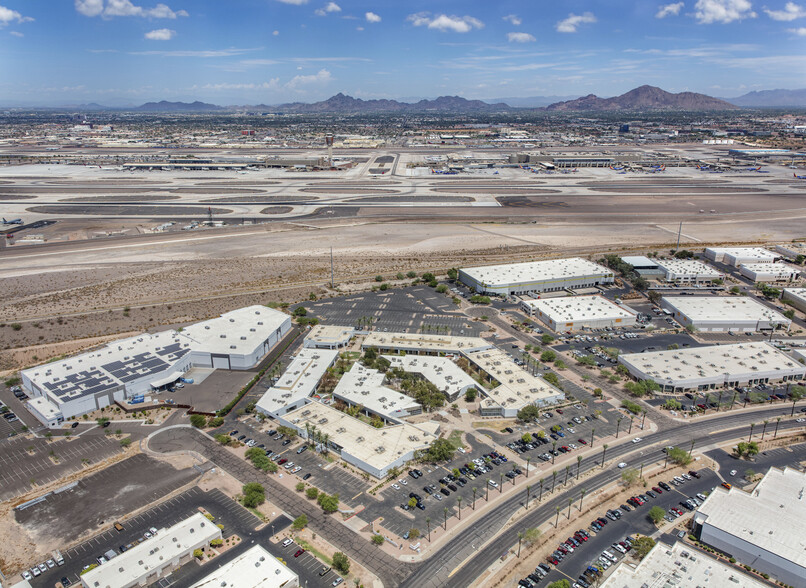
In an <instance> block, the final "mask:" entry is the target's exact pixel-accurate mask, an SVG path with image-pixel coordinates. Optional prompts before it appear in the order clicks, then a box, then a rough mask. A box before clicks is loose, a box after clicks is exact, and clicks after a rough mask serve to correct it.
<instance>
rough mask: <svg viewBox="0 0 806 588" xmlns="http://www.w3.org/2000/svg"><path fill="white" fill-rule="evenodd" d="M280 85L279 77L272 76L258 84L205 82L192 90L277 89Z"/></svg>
mask: <svg viewBox="0 0 806 588" xmlns="http://www.w3.org/2000/svg"><path fill="white" fill-rule="evenodd" d="M279 87H280V78H272V79H270V80H269V81H268V82H263V83H260V84H254V83H249V84H228V83H222V84H205V85H203V86H193V87H192V88H191V89H192V90H198V89H203V90H217V91H220V90H277V89H278V88H279Z"/></svg>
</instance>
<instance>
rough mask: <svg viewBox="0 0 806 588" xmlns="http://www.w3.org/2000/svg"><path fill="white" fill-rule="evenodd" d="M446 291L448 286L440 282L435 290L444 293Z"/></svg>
mask: <svg viewBox="0 0 806 588" xmlns="http://www.w3.org/2000/svg"><path fill="white" fill-rule="evenodd" d="M447 291H448V286H446V285H445V284H440V285H439V286H437V292H439V293H440V294H444V293H445V292H447Z"/></svg>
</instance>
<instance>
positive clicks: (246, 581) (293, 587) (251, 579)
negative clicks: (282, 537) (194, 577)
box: [190, 545, 299, 588]
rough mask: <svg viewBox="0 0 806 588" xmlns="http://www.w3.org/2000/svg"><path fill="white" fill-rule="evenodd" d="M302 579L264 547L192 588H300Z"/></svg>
mask: <svg viewBox="0 0 806 588" xmlns="http://www.w3.org/2000/svg"><path fill="white" fill-rule="evenodd" d="M297 586H299V576H298V575H297V574H295V573H294V572H292V571H291V570H290V569H288V567H287V566H286V565H285V564H284V563H283V562H282V561H280V560H279V559H278V558H276V557H274V556H273V555H272V554H270V553H269V552H268V551H266V550H265V549H264V548H263V547H262V546H261V545H255V546H254V547H250V548H249V549H247V550H246V551H244V552H243V553H241V554H240V555H239V556H238V557H236V558H235V559H233V560H231V561H229V562H227V563H226V564H224V565H223V566H221V567H219V568H217V569H216V570H215V571H213V572H210V574H208V575H207V576H205V577H204V578H203V579H202V580H199V581H198V582H196V583H195V584H193V586H191V587H190V588H297Z"/></svg>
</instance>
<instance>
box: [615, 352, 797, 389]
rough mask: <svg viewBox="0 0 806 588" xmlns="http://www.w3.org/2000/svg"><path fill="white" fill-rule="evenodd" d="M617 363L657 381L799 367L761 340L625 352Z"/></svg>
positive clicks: (786, 371)
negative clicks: (632, 367) (632, 368)
mask: <svg viewBox="0 0 806 588" xmlns="http://www.w3.org/2000/svg"><path fill="white" fill-rule="evenodd" d="M619 362H621V363H625V364H627V365H628V366H629V365H632V366H634V367H635V368H637V369H638V370H639V371H640V372H642V373H644V374H646V375H647V377H649V378H652V379H653V380H655V381H656V382H658V383H662V382H667V383H670V384H674V383H682V382H685V381H691V380H698V379H703V378H720V379H723V378H725V376H726V375H727V376H739V375H744V374H759V375H760V374H762V373H764V374H768V373H771V372H772V373H775V372H783V373H782V375H784V374H788V373H790V372H791V371H793V370H798V369H799V368H801V370H799V371H802V372H806V366H802V365H800V364H799V363H797V362H796V361H795V360H794V359H792V358H791V357H789V356H788V355H786V354H785V353H783V352H782V351H779V350H778V349H776V348H775V347H773V346H772V345H769V344H768V343H765V342H748V343H735V344H732V345H709V346H705V347H694V348H685V349H674V350H668V351H653V352H650V353H628V354H622V355H620V356H619Z"/></svg>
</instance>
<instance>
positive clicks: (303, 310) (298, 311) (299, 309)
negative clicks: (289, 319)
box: [294, 306, 308, 317]
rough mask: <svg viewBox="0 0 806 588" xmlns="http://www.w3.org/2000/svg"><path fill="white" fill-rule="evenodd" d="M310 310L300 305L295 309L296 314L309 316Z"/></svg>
mask: <svg viewBox="0 0 806 588" xmlns="http://www.w3.org/2000/svg"><path fill="white" fill-rule="evenodd" d="M307 315H308V311H307V309H306V308H305V307H304V306H298V307H296V308H295V309H294V316H297V317H299V316H307Z"/></svg>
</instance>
